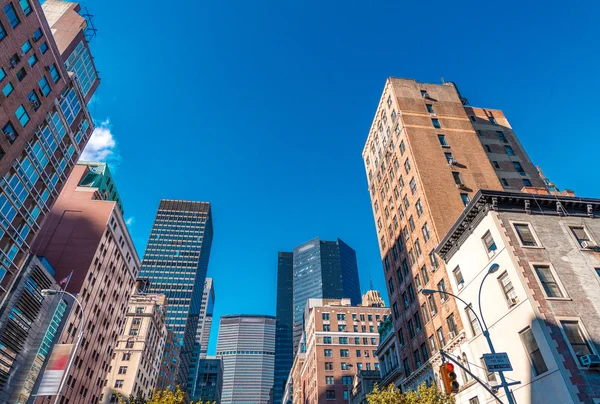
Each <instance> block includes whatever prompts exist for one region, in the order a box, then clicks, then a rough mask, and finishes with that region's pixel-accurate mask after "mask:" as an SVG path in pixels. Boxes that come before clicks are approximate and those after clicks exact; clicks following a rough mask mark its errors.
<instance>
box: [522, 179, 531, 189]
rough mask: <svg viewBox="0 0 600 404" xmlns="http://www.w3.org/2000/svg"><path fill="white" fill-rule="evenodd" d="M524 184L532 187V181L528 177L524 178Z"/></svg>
mask: <svg viewBox="0 0 600 404" xmlns="http://www.w3.org/2000/svg"><path fill="white" fill-rule="evenodd" d="M523 185H524V186H526V187H530V186H531V181H529V180H528V179H527V178H524V179H523Z"/></svg>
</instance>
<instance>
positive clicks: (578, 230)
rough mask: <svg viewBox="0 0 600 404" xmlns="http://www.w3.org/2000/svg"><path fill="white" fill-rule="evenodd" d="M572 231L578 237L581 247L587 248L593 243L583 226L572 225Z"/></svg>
mask: <svg viewBox="0 0 600 404" xmlns="http://www.w3.org/2000/svg"><path fill="white" fill-rule="evenodd" d="M569 228H570V229H571V232H572V233H573V235H574V236H575V239H577V242H578V243H579V245H580V246H581V248H587V247H588V246H589V245H590V244H591V241H592V240H591V238H590V236H589V234H588V232H587V231H586V229H585V227H583V226H570V227H569Z"/></svg>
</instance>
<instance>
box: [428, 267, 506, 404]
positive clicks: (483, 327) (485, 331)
mask: <svg viewBox="0 0 600 404" xmlns="http://www.w3.org/2000/svg"><path fill="white" fill-rule="evenodd" d="M499 268H500V265H498V264H496V263H494V264H492V265H490V267H489V268H488V270H487V272H486V274H485V276H484V277H483V279H482V280H481V284H480V285H479V293H478V295H477V302H478V304H479V316H478V315H477V313H476V312H475V310H474V309H473V306H472V305H471V304H468V303H467V302H465V301H464V300H463V299H461V298H460V297H458V296H456V295H454V294H452V293H449V292H444V291H441V290H437V289H423V290H422V291H421V292H422V293H423V294H424V295H431V294H433V293H441V294H443V295H450V296H452V297H454V298H455V299H457V300H459V301H461V302H462V303H463V304H464V305H465V306H466V307H467V308H468V309H469V310H471V311H472V312H473V314H474V315H475V318H476V319H477V322H478V323H479V327H480V328H481V333H482V334H483V336H484V337H485V339H486V341H487V343H488V347H489V348H490V352H491V353H493V354H495V353H496V350H495V349H494V344H493V343H492V339H491V338H490V331H489V329H488V327H487V324H486V322H485V318H484V317H483V312H482V311H481V290H482V288H483V282H485V279H486V278H487V277H488V275H489V274H493V273H494V272H496V271H498V269H499ZM498 374H499V375H500V381H501V382H502V384H501V385H502V387H503V388H504V394H506V400H507V401H508V403H509V404H515V401H514V400H513V398H512V394H511V393H510V390H509V388H508V385H507V383H506V378H505V377H504V372H501V371H500V372H498Z"/></svg>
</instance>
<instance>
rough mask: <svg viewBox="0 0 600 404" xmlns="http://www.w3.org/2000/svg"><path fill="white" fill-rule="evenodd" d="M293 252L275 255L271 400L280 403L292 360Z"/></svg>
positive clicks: (276, 403)
mask: <svg viewBox="0 0 600 404" xmlns="http://www.w3.org/2000/svg"><path fill="white" fill-rule="evenodd" d="M293 269H294V253H291V252H280V253H278V255H277V320H276V322H275V377H274V379H275V384H274V386H273V401H274V403H275V404H281V400H282V398H283V391H284V390H285V383H286V381H287V378H288V374H289V372H290V369H291V368H292V363H293V362H294V352H293V348H292V347H293V339H292V329H293V326H294V300H293V293H294V292H293V290H294V273H293Z"/></svg>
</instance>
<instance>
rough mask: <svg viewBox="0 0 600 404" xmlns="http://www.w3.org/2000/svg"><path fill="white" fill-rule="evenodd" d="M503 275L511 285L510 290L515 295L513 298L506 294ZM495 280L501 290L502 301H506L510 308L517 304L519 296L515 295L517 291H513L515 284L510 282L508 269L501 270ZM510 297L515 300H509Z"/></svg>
mask: <svg viewBox="0 0 600 404" xmlns="http://www.w3.org/2000/svg"><path fill="white" fill-rule="evenodd" d="M504 276H507V277H508V281H509V282H510V284H511V286H512V291H513V293H514V295H515V297H514V298H511V297H509V296H508V294H507V292H506V290H505V289H504V284H503V283H502V278H503V277H504ZM496 280H497V281H498V286H500V291H501V292H502V295H503V296H504V301H505V302H506V304H507V305H508V308H509V309H512V308H513V307H515V306H517V305H518V304H519V302H520V299H519V296H518V295H517V292H516V291H515V285H514V284H513V283H512V279H511V277H510V274H509V273H508V271H503V272H501V273H500V274H499V275H498V276H497V277H496ZM511 299H515V302H514V303H513V302H512V301H511Z"/></svg>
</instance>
